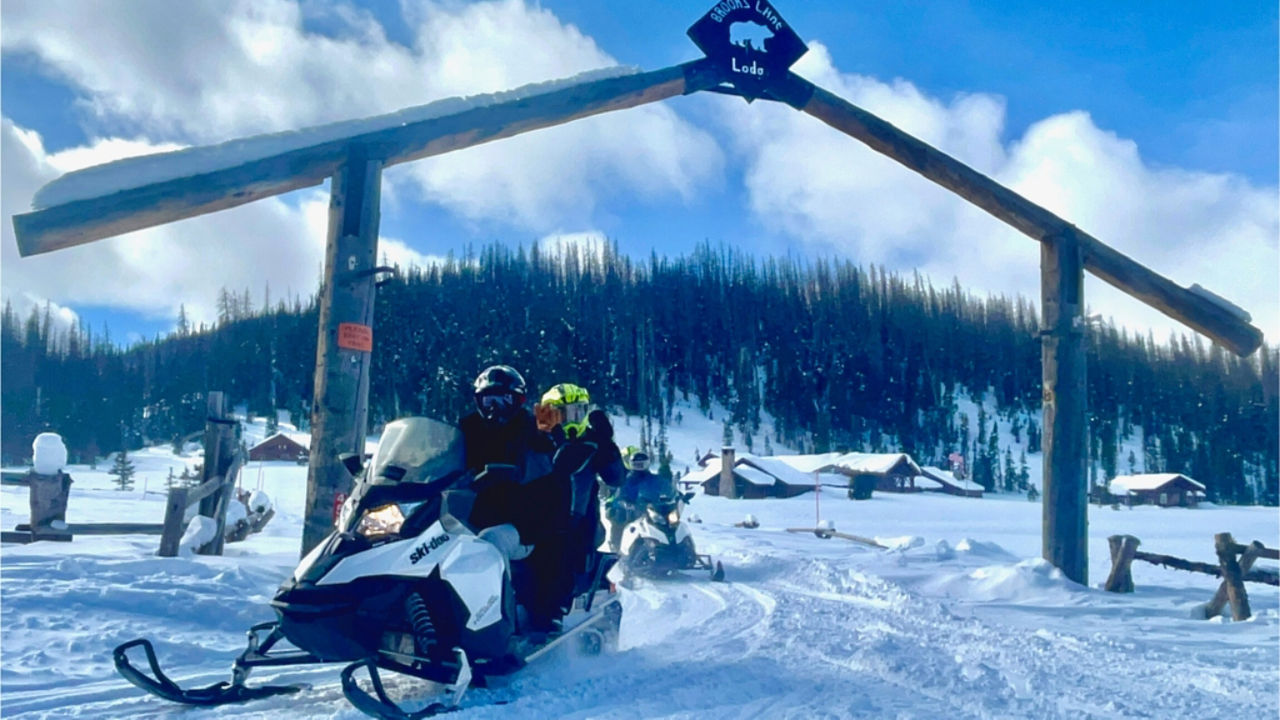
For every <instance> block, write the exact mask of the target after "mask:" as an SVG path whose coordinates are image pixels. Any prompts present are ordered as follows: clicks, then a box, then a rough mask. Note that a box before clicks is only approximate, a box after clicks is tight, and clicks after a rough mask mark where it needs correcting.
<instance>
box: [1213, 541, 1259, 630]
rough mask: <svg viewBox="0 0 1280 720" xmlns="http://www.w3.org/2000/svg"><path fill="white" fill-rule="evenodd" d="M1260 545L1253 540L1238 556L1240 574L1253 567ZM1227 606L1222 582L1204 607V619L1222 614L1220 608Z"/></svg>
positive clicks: (1225, 587) (1225, 586)
mask: <svg viewBox="0 0 1280 720" xmlns="http://www.w3.org/2000/svg"><path fill="white" fill-rule="evenodd" d="M1265 549H1266V548H1264V547H1263V546H1262V543H1260V542H1258V541H1257V540H1254V541H1253V542H1251V543H1249V547H1247V548H1245V550H1244V553H1243V554H1241V555H1240V573H1241V575H1244V574H1247V573H1248V572H1249V569H1250V568H1252V567H1253V563H1254V561H1255V560H1257V559H1258V558H1259V557H1261V556H1262V552H1263V550H1265ZM1226 604H1227V582H1226V581H1225V580H1223V581H1222V583H1221V584H1219V585H1218V591H1217V592H1216V593H1214V594H1213V599H1212V600H1210V601H1209V602H1208V603H1207V604H1206V605H1205V606H1204V618H1205V619H1206V620H1209V619H1211V618H1215V617H1218V616H1219V615H1221V614H1222V608H1223V606H1225V605H1226Z"/></svg>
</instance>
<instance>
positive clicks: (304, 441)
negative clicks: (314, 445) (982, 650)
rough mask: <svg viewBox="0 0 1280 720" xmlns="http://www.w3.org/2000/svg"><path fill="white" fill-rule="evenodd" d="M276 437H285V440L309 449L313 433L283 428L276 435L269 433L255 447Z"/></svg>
mask: <svg viewBox="0 0 1280 720" xmlns="http://www.w3.org/2000/svg"><path fill="white" fill-rule="evenodd" d="M276 438H284V439H285V440H291V441H293V442H295V443H297V444H298V445H301V446H302V447H304V448H308V449H309V448H310V447H311V433H302V432H288V431H285V430H281V431H279V432H277V433H276V434H274V435H268V436H267V437H265V438H263V439H262V442H260V443H258V444H257V445H254V447H255V448H256V447H258V446H259V445H265V444H267V443H269V442H271V441H272V440H274V439H276Z"/></svg>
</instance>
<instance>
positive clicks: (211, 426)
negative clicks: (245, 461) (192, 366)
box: [196, 390, 240, 555]
mask: <svg viewBox="0 0 1280 720" xmlns="http://www.w3.org/2000/svg"><path fill="white" fill-rule="evenodd" d="M239 450H240V448H239V445H238V444H237V443H236V423H235V421H233V420H230V419H229V418H228V416H227V399H226V396H225V395H223V394H222V393H221V392H218V391H216V390H215V391H212V392H210V393H209V415H208V417H207V418H206V419H205V425H204V474H203V475H202V476H201V480H202V481H203V482H208V481H209V480H211V479H213V478H220V479H221V481H222V486H221V487H220V488H219V489H218V490H217V491H216V492H214V493H212V494H210V495H208V496H206V497H204V498H203V499H202V500H200V514H201V515H203V516H204V517H207V518H211V519H212V520H213V521H214V522H215V523H217V526H218V532H217V534H216V535H215V536H214V538H213V540H211V541H209V542H208V543H206V544H205V545H203V546H201V547H199V548H197V549H196V552H197V553H199V554H200V555H221V554H222V545H223V537H222V535H223V532H224V524H225V522H226V510H227V497H226V496H227V493H228V488H229V487H231V485H232V484H234V483H235V478H234V477H232V473H233V472H234V471H236V470H237V469H238V467H237V466H238V462H237V461H238V460H239Z"/></svg>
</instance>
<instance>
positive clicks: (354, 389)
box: [302, 144, 382, 555]
mask: <svg viewBox="0 0 1280 720" xmlns="http://www.w3.org/2000/svg"><path fill="white" fill-rule="evenodd" d="M332 182H333V185H332V192H331V194H330V199H329V235H328V240H327V245H326V248H325V270H324V283H323V285H322V286H321V288H320V328H319V339H318V342H317V345H316V375H315V399H314V400H313V402H312V406H311V453H310V466H309V468H308V471H307V507H306V515H305V518H304V525H303V529H302V554H303V555H306V554H307V553H308V552H310V551H311V548H313V547H315V546H316V545H317V544H318V543H319V542H320V541H321V540H323V539H324V538H325V536H326V535H328V534H329V532H330V530H332V529H333V506H334V498H335V497H337V495H338V494H339V493H349V492H350V491H351V484H352V480H351V475H350V473H349V472H348V471H347V469H346V467H344V466H343V464H342V462H341V461H339V460H338V456H339V455H342V454H344V453H357V454H358V455H360V456H361V457H363V456H364V438H365V431H366V427H365V425H366V423H367V422H368V413H369V365H370V358H371V354H372V351H373V308H374V289H375V284H374V272H375V271H374V268H375V266H376V265H377V263H376V260H377V257H378V222H379V202H380V196H381V184H382V161H381V160H377V159H370V158H369V156H368V153H367V151H366V149H365V148H364V147H363V146H361V145H354V144H353V145H352V146H351V147H350V148H349V149H348V154H347V158H346V161H345V162H344V163H343V164H342V166H341V167H340V168H339V170H338V172H337V174H335V175H334V176H333V181H332Z"/></svg>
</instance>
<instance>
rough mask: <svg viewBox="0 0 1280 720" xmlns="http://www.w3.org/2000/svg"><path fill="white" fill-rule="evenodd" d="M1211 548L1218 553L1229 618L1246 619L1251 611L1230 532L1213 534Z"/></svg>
mask: <svg viewBox="0 0 1280 720" xmlns="http://www.w3.org/2000/svg"><path fill="white" fill-rule="evenodd" d="M1213 549H1214V550H1215V551H1216V552H1217V553H1218V562H1219V563H1220V564H1221V565H1222V584H1223V585H1225V586H1226V588H1227V600H1229V601H1230V602H1231V619H1232V620H1235V621H1237V622H1239V621H1241V620H1248V619H1249V616H1251V615H1252V614H1253V611H1252V610H1250V609H1249V596H1248V594H1246V593H1245V591H1244V579H1243V577H1242V576H1243V575H1244V573H1243V572H1241V571H1240V563H1238V562H1236V543H1235V540H1233V539H1231V533H1218V534H1217V535H1214V536H1213Z"/></svg>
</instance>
